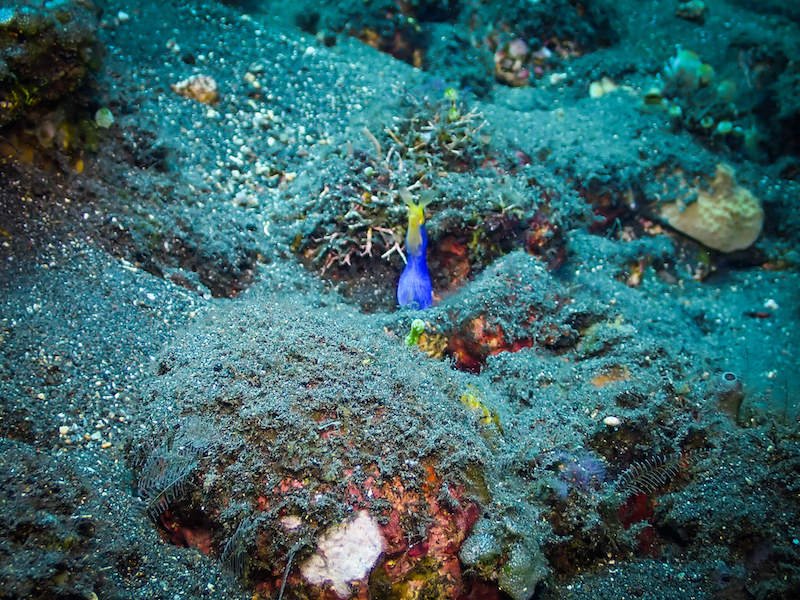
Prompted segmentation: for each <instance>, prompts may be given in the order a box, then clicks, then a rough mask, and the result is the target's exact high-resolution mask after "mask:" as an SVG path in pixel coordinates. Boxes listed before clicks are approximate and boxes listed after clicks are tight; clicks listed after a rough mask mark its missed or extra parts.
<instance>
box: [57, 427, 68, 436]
mask: <svg viewBox="0 0 800 600" xmlns="http://www.w3.org/2000/svg"><path fill="white" fill-rule="evenodd" d="M68 433H69V425H62V426H61V427H59V428H58V435H67V434H68Z"/></svg>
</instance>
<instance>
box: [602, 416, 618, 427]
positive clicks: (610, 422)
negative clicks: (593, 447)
mask: <svg viewBox="0 0 800 600" xmlns="http://www.w3.org/2000/svg"><path fill="white" fill-rule="evenodd" d="M621 424H622V421H621V420H620V418H619V417H614V416H611V415H609V416H607V417H605V418H604V419H603V425H606V426H607V427H619V426H620V425H621Z"/></svg>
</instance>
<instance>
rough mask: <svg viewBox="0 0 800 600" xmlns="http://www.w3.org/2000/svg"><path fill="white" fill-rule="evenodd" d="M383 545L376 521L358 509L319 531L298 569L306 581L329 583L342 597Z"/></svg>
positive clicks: (369, 565) (373, 562)
mask: <svg viewBox="0 0 800 600" xmlns="http://www.w3.org/2000/svg"><path fill="white" fill-rule="evenodd" d="M383 547H384V541H383V535H382V534H381V530H380V528H379V527H378V524H377V523H376V522H375V520H374V519H373V518H372V517H371V516H370V514H369V513H368V512H367V511H365V510H362V511H360V512H359V513H358V514H356V516H355V517H353V518H351V519H349V520H347V521H344V522H342V523H339V524H338V525H335V526H333V527H331V528H330V529H328V530H327V531H326V532H325V533H324V534H322V537H320V538H319V541H318V542H317V551H316V552H315V553H314V555H313V556H311V558H309V559H308V560H307V561H306V562H304V563H303V564H302V566H301V567H300V571H301V572H302V574H303V577H304V578H305V579H306V581H308V582H309V583H311V584H313V585H323V584H325V583H330V585H331V588H332V589H333V591H334V592H336V594H337V595H338V596H339V597H340V598H346V597H348V596H350V593H351V589H350V584H351V583H352V582H354V581H359V580H361V579H364V578H365V577H366V576H367V575H368V574H369V572H370V571H371V570H372V568H373V567H374V566H375V563H376V562H377V561H378V558H379V557H380V555H381V552H383Z"/></svg>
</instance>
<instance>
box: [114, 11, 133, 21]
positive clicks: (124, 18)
mask: <svg viewBox="0 0 800 600" xmlns="http://www.w3.org/2000/svg"><path fill="white" fill-rule="evenodd" d="M130 18H131V16H130V15H129V14H128V13H126V12H125V11H124V10H121V11H119V12H118V13H117V21H119V22H120V23H126V22H127V21H129V20H130Z"/></svg>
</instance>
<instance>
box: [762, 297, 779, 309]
mask: <svg viewBox="0 0 800 600" xmlns="http://www.w3.org/2000/svg"><path fill="white" fill-rule="evenodd" d="M764 308H766V309H767V310H778V303H777V302H775V300H773V299H772V298H769V299H768V300H767V301H766V302H764Z"/></svg>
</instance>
